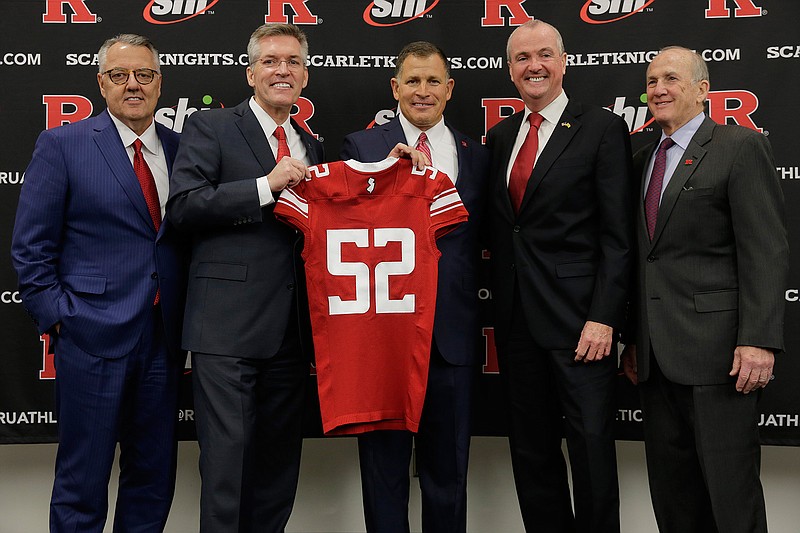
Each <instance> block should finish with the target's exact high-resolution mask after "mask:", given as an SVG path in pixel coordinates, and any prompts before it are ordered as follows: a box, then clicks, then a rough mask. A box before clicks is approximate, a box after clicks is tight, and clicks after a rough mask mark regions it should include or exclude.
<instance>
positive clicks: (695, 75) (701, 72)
mask: <svg viewBox="0 0 800 533" xmlns="http://www.w3.org/2000/svg"><path fill="white" fill-rule="evenodd" d="M669 50H677V51H679V52H686V53H688V54H689V61H690V63H691V65H690V66H691V69H692V82H693V83H700V82H701V81H703V80H706V81H711V80H709V76H708V65H707V64H706V61H705V59H703V56H701V55H700V54H698V53H697V52H695V51H694V50H691V49H689V48H686V47H685V46H665V47H664V48H662V49H661V50H659V51H658V55H656V57H658V56H659V55H661V54H662V53H664V52H667V51H669Z"/></svg>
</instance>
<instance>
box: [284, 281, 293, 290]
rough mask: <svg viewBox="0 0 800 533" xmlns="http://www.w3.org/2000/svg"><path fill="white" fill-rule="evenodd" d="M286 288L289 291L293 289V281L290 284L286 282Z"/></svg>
mask: <svg viewBox="0 0 800 533" xmlns="http://www.w3.org/2000/svg"><path fill="white" fill-rule="evenodd" d="M286 288H287V289H289V290H290V291H293V290H294V283H290V284H288V285H287V286H286Z"/></svg>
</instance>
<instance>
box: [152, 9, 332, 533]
mask: <svg viewBox="0 0 800 533" xmlns="http://www.w3.org/2000/svg"><path fill="white" fill-rule="evenodd" d="M247 52H248V56H249V60H250V66H248V67H247V81H248V83H249V84H250V86H251V87H253V89H254V93H255V94H254V96H253V97H251V98H248V99H247V100H245V101H244V102H242V103H241V104H239V105H238V106H236V107H233V108H230V109H220V110H212V111H203V112H199V113H195V114H193V115H192V116H191V117H190V118H189V120H188V121H187V123H186V127H185V128H184V131H183V133H184V142H183V143H182V144H181V146H180V149H179V150H178V155H177V157H176V161H175V169H174V171H173V174H172V181H171V183H170V185H171V190H170V200H169V204H168V206H167V213H168V216H169V218H170V220H172V221H173V222H174V224H175V225H176V226H178V227H179V228H181V229H184V230H186V231H187V232H190V233H191V234H192V263H191V267H190V274H189V288H188V296H187V302H186V311H187V312H186V320H185V325H184V332H183V347H184V348H185V349H188V350H191V351H192V369H193V386H194V401H195V412H196V413H195V414H196V423H197V438H198V441H199V444H200V474H201V478H202V489H201V503H200V531H202V532H219V531H239V532H247V531H259V532H268V533H270V532H273V533H276V532H282V531H283V530H284V527H285V525H286V522H287V521H288V520H289V514H290V512H291V509H292V504H293V502H294V495H295V491H296V488H297V478H298V471H299V464H300V447H301V443H302V439H301V430H302V424H301V423H302V407H303V400H304V396H305V384H306V382H307V380H308V370H309V359H308V356H307V355H308V354H307V353H304V352H307V351H305V350H304V348H305V347H306V346H304V345H303V343H302V342H301V339H302V338H303V337H301V335H300V334H299V332H300V331H302V330H303V327H301V326H302V325H303V324H304V322H305V321H304V320H303V319H302V318H301V317H303V316H304V313H303V312H302V310H303V308H304V305H303V303H304V302H305V296H304V294H302V293H303V291H302V290H300V289H299V287H300V286H302V280H303V278H302V273H301V269H302V267H301V265H300V263H299V261H300V260H299V251H300V250H299V248H300V245H299V243H298V237H297V236H296V234H295V232H294V230H292V229H290V228H289V227H288V226H285V225H284V224H281V223H280V222H278V221H277V220H276V219H275V217H274V216H273V213H272V211H273V208H274V205H275V198H276V197H277V195H279V194H280V192H281V190H283V189H284V188H285V187H287V186H291V185H293V184H296V183H297V182H298V181H299V180H300V179H302V178H303V177H305V176H308V175H309V174H308V171H307V169H306V167H307V165H312V164H316V163H320V162H322V160H323V153H322V145H321V144H320V143H319V142H318V141H317V140H316V139H314V138H313V137H312V136H311V135H310V134H309V133H307V132H306V131H304V130H303V129H301V128H300V127H299V126H298V125H297V123H296V122H295V121H294V120H292V119H291V118H290V117H289V112H290V110H291V108H292V106H293V105H294V103H295V102H296V101H297V99H298V98H299V97H300V92H301V91H302V89H303V88H304V87H305V86H306V83H307V82H308V70H307V69H306V57H307V55H308V43H307V40H306V36H305V35H304V34H303V32H302V31H300V29H298V28H297V27H296V26H293V25H290V24H279V25H264V26H261V27H260V28H258V29H257V30H256V31H255V32H254V33H253V35H252V36H251V38H250V42H249V44H248V47H247ZM298 283H300V285H299V284H298Z"/></svg>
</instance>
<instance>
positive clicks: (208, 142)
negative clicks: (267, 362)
mask: <svg viewBox="0 0 800 533" xmlns="http://www.w3.org/2000/svg"><path fill="white" fill-rule="evenodd" d="M292 127H293V128H294V129H295V130H296V131H297V132H298V133H299V134H300V136H301V137H302V139H303V143H304V144H305V147H306V152H307V154H308V158H309V160H310V162H311V164H316V163H320V162H322V160H323V151H322V145H321V144H320V143H319V141H317V140H316V139H314V138H313V137H312V136H311V135H309V134H308V133H307V132H305V131H304V130H303V129H301V128H300V127H299V126H298V125H297V123H295V122H294V121H292ZM275 164H276V163H275V157H274V156H273V154H272V150H271V149H270V146H269V142H268V141H267V138H266V137H265V136H264V131H263V130H262V129H261V126H260V125H259V123H258V120H257V119H256V117H255V115H254V114H253V111H252V110H251V109H250V105H249V99H248V100H245V101H244V102H242V103H241V104H239V105H238V106H236V107H234V108H229V109H215V110H209V111H202V112H198V113H193V114H192V115H191V116H190V117H189V119H188V120H187V122H186V126H185V127H184V130H183V134H182V142H181V146H180V150H179V151H178V155H177V157H176V160H175V169H174V171H173V173H172V177H171V181H170V200H169V203H168V205H167V216H168V217H169V218H170V220H171V221H172V222H173V223H174V224H175V225H176V226H177V227H179V228H181V229H184V230H186V231H187V232H190V233H191V235H192V261H191V266H190V271H189V289H188V295H187V300H186V319H185V324H184V331H183V347H184V348H185V349H187V350H191V351H195V352H202V353H209V354H217V355H228V356H238V357H246V358H264V357H271V356H272V355H274V354H275V353H276V352H277V351H278V349H279V348H280V346H281V343H282V341H283V337H284V333H285V332H286V329H287V325H288V324H289V320H298V317H297V316H296V315H294V316H293V315H292V312H291V309H292V302H293V301H295V300H296V299H297V294H298V292H301V291H299V290H298V288H297V284H298V280H297V277H296V275H295V272H296V270H298V269H299V271H302V267H301V266H299V265H296V262H298V261H299V252H300V243H299V236H298V235H297V233H296V232H295V231H294V230H293V229H291V228H289V227H288V226H286V225H284V224H281V223H280V222H278V221H277V220H276V219H275V217H274V215H273V209H274V206H275V204H274V203H273V204H271V205H268V206H265V207H261V206H260V203H259V199H258V192H257V189H256V181H255V180H256V178H258V177H260V176H264V175H266V174H269V172H270V171H272V169H273V168H274V167H275Z"/></svg>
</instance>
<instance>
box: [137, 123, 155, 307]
mask: <svg viewBox="0 0 800 533" xmlns="http://www.w3.org/2000/svg"><path fill="white" fill-rule="evenodd" d="M133 171H134V172H135V173H136V177H137V178H139V185H140V186H141V187H142V192H143V193H144V201H145V202H147V210H148V211H149V212H150V218H152V219H153V226H155V228H156V233H158V228H160V227H161V203H160V202H159V201H158V189H156V180H155V178H153V173H152V172H150V167H148V166H147V162H146V161H145V160H144V156H143V155H142V141H141V139H136V140H135V141H133ZM159 301H161V290H160V289H159V290H158V291H156V299H155V300H154V301H153V305H158V302H159Z"/></svg>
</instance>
